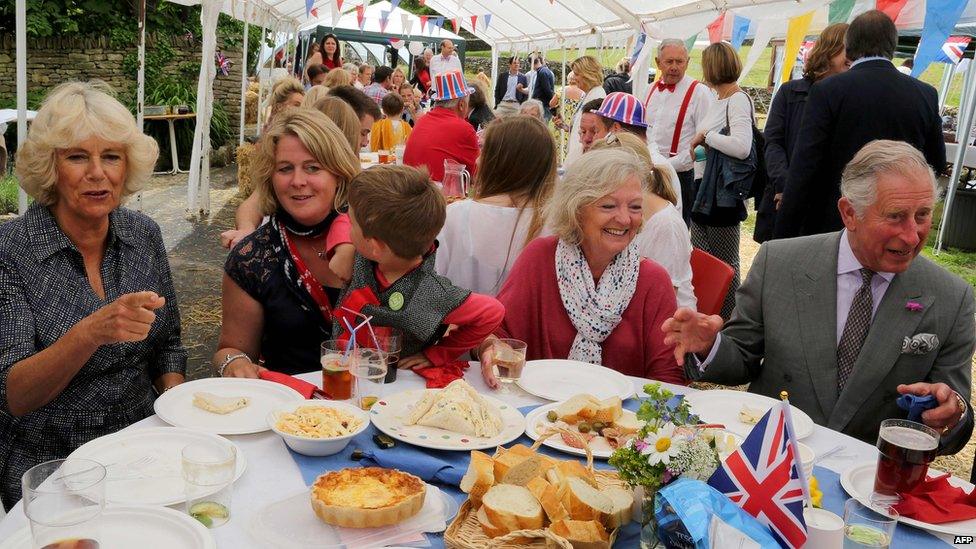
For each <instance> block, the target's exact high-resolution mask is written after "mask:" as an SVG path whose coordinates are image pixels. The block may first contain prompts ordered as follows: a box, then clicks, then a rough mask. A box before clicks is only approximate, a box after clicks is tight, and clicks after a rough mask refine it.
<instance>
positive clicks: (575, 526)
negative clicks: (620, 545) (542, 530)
mask: <svg viewBox="0 0 976 549" xmlns="http://www.w3.org/2000/svg"><path fill="white" fill-rule="evenodd" d="M549 530H550V531H551V532H552V533H553V534H556V535H557V536H560V537H562V538H563V539H565V540H566V541H568V542H569V543H571V544H572V545H573V549H609V547H610V535H609V534H607V531H606V530H604V529H603V526H602V525H601V524H600V523H599V522H597V521H594V520H585V521H584V520H560V521H557V522H554V523H552V525H550V526H549Z"/></svg>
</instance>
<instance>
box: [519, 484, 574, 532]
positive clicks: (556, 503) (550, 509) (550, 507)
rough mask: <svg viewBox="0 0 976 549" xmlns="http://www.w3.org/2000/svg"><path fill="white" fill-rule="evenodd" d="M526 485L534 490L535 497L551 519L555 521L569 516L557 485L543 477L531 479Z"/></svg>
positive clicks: (531, 490)
mask: <svg viewBox="0 0 976 549" xmlns="http://www.w3.org/2000/svg"><path fill="white" fill-rule="evenodd" d="M525 487H526V488H528V490H529V491H530V492H532V495H533V496H535V499H536V500H538V501H539V504H540V505H542V510H543V511H545V512H546V516H547V517H549V520H550V521H553V522H555V521H557V520H563V519H567V518H569V512H568V511H566V507H565V506H564V505H563V502H562V500H561V499H560V498H559V495H558V492H559V491H558V490H557V489H556V487H555V486H553V485H552V484H549V483H548V482H546V481H545V480H543V479H542V477H536V478H534V479H532V480H530V481H529V483H528V484H526V485H525Z"/></svg>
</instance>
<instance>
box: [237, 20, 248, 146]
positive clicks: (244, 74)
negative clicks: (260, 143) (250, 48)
mask: <svg viewBox="0 0 976 549" xmlns="http://www.w3.org/2000/svg"><path fill="white" fill-rule="evenodd" d="M250 23H251V18H250V14H249V13H248V12H247V5H245V6H244V51H243V52H242V59H241V116H240V125H239V127H238V135H237V144H238V145H243V144H244V117H245V115H246V111H245V103H246V101H245V99H246V98H247V37H248V35H249V34H250V33H251V32H250V28H249V25H250Z"/></svg>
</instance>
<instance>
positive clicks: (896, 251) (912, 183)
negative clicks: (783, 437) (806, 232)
mask: <svg viewBox="0 0 976 549" xmlns="http://www.w3.org/2000/svg"><path fill="white" fill-rule="evenodd" d="M841 192H842V196H841V198H840V200H839V201H838V203H837V205H838V209H839V210H840V214H841V218H842V219H843V222H844V227H845V229H844V230H842V231H841V232H837V233H828V234H821V235H814V236H807V237H802V238H794V239H788V240H774V241H770V242H767V243H765V244H763V246H762V247H761V248H760V249H759V253H758V254H757V255H756V259H755V261H754V262H753V265H752V268H751V269H750V271H749V276H748V278H747V279H746V281H745V283H743V285H742V287H741V288H739V291H738V294H737V296H736V307H735V311H734V312H733V314H732V318H731V319H730V320H729V322H728V323H727V324H726V325H725V327H724V328H722V319H721V318H720V317H718V316H706V315H703V314H700V313H696V312H694V311H692V310H690V309H678V311H676V312H675V315H674V316H673V317H672V318H670V319H668V320H667V321H665V322H664V325H663V326H662V329H663V330H664V331H665V332H666V333H667V335H666V337H665V342H666V343H668V344H676V350H675V356H676V357H677V359H678V363H679V364H684V365H685V371H686V374H687V375H688V377H689V378H690V379H693V380H699V379H700V380H703V381H711V382H716V383H721V384H724V385H737V384H741V383H749V384H750V385H749V390H750V391H751V392H754V393H759V394H763V395H766V396H770V397H774V398H776V397H778V395H779V392H780V391H781V390H786V391H788V392H789V394H790V402H791V403H792V404H793V405H795V406H797V407H799V408H800V409H801V410H803V411H804V412H806V413H807V414H809V416H810V417H811V418H813V420H814V421H815V422H816V423H817V424H819V425H823V426H826V427H828V428H830V429H834V430H836V431H841V432H843V433H846V434H848V435H850V436H853V437H855V438H859V439H861V440H863V441H865V442H868V443H871V444H873V443H875V441H876V440H877V435H878V427H879V425H880V423H881V421H883V420H885V419H888V418H904V417H905V416H906V413H905V412H904V411H903V410H901V409H899V408H898V406H897V405H896V403H895V400H896V399H897V398H898V396H899V394H905V393H913V394H916V395H934V396H935V398H936V400H937V402H938V406H937V407H936V408H933V409H931V410H928V411H927V412H925V413H924V414H923V416H922V418H923V421H924V422H925V423H926V424H927V425H929V426H930V427H932V428H934V429H936V430H938V431H940V432H941V433H942V437H941V440H940V446H939V451H940V453H943V454H951V453H955V452H957V451H959V450H960V449H961V448H962V447H963V446H964V445H965V444H966V441H967V440H968V439H969V436H970V434H971V433H972V429H973V414H972V412H971V411H969V406H967V402H969V396H970V395H969V393H970V378H971V368H972V363H971V360H972V357H973V349H974V346H976V327H974V317H973V314H974V304H973V291H972V288H971V287H970V286H969V285H968V284H967V283H966V282H964V281H963V280H961V279H960V278H958V277H956V276H955V275H952V274H950V273H948V272H947V271H945V270H943V269H942V268H940V267H938V266H936V265H935V264H934V263H932V262H930V261H929V260H927V259H925V258H924V257H918V254H919V252H920V251H921V250H922V247H923V246H924V245H925V240H926V237H927V236H928V234H929V230H930V229H931V223H932V209H933V207H934V204H935V178H934V175H933V174H932V170H931V168H929V166H928V164H927V163H926V160H925V157H924V156H922V153H920V152H919V151H918V150H917V149H915V148H914V147H912V146H911V145H909V144H907V143H904V142H901V141H872V142H870V143H868V144H867V145H865V146H864V148H862V149H861V150H860V152H858V153H857V154H856V155H855V156H854V158H853V159H852V160H851V162H850V163H849V164H848V165H847V167H846V168H845V169H844V173H843V176H842V179H841ZM720 329H721V332H719V330H720ZM686 353H693V354H694V356H691V355H687V354H686ZM686 358H687V360H686Z"/></svg>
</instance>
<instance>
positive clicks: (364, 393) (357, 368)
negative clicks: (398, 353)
mask: <svg viewBox="0 0 976 549" xmlns="http://www.w3.org/2000/svg"><path fill="white" fill-rule="evenodd" d="M386 364H387V355H386V353H384V352H383V351H381V350H379V349H371V348H366V347H359V348H357V349H355V350H354V351H353V352H352V360H351V368H350V371H351V372H352V376H353V378H355V380H356V394H355V397H354V402H355V403H356V406H359V407H360V408H361V409H363V410H369V409H370V408H372V407H373V404H375V403H376V401H377V400H379V399H381V398H383V386H384V384H385V383H386V371H387V366H386Z"/></svg>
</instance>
